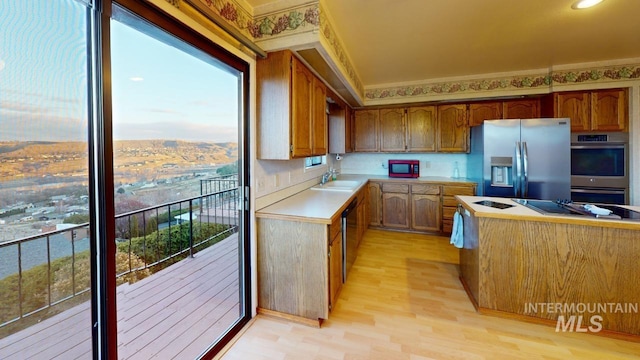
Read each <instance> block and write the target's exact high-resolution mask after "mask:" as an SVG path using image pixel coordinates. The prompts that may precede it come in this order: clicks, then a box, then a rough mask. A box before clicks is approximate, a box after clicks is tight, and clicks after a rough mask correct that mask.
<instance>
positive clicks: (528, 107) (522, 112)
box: [502, 98, 540, 119]
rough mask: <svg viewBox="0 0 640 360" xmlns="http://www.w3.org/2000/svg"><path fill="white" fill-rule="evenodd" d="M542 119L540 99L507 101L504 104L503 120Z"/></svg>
mask: <svg viewBox="0 0 640 360" xmlns="http://www.w3.org/2000/svg"><path fill="white" fill-rule="evenodd" d="M539 117H540V99H537V98H536V99H522V100H506V101H504V102H502V118H503V119H535V118H539Z"/></svg>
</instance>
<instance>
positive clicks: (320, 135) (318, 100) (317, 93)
mask: <svg viewBox="0 0 640 360" xmlns="http://www.w3.org/2000/svg"><path fill="white" fill-rule="evenodd" d="M312 89H313V94H312V97H313V99H312V102H311V103H312V104H313V108H312V111H313V114H312V116H311V124H312V128H313V131H312V132H311V140H312V141H311V154H313V155H316V156H317V155H325V154H326V153H327V145H328V141H327V136H328V125H327V110H326V105H327V87H326V86H325V85H324V83H323V82H322V81H320V79H318V78H317V77H315V76H314V77H313V87H312Z"/></svg>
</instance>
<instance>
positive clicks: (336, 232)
mask: <svg viewBox="0 0 640 360" xmlns="http://www.w3.org/2000/svg"><path fill="white" fill-rule="evenodd" d="M341 220H342V218H341V217H340V216H337V217H336V218H335V219H333V220H332V222H331V225H330V226H329V234H330V235H329V237H330V238H331V239H330V243H329V257H328V258H329V310H332V309H333V307H334V305H335V303H336V302H337V300H338V295H339V294H340V290H341V289H342V265H343V263H342V221H341Z"/></svg>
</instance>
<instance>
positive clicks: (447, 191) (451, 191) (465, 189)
mask: <svg viewBox="0 0 640 360" xmlns="http://www.w3.org/2000/svg"><path fill="white" fill-rule="evenodd" d="M475 194H476V186H475V185H445V186H443V187H442V232H444V233H451V230H452V228H453V214H454V213H455V212H456V209H457V206H458V201H456V198H455V196H456V195H475Z"/></svg>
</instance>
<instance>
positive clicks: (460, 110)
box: [437, 104, 469, 152]
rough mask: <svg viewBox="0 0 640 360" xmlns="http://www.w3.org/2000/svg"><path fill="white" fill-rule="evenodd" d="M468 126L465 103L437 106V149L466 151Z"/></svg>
mask: <svg viewBox="0 0 640 360" xmlns="http://www.w3.org/2000/svg"><path fill="white" fill-rule="evenodd" d="M468 128H469V127H468V126H467V107H466V105H464V104H459V105H441V106H438V142H437V150H438V151H443V152H468V151H469V129H468Z"/></svg>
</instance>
